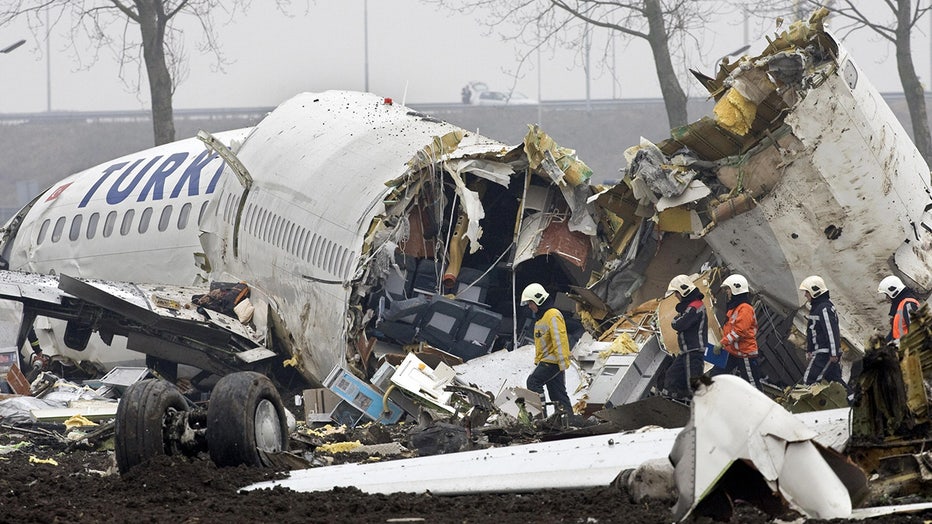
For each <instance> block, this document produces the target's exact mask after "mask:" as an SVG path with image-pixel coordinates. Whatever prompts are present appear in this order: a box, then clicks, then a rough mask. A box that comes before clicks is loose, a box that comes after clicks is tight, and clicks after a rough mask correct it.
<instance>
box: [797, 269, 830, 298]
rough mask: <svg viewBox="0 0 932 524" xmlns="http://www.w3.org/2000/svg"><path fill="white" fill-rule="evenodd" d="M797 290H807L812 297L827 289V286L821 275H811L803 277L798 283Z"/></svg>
mask: <svg viewBox="0 0 932 524" xmlns="http://www.w3.org/2000/svg"><path fill="white" fill-rule="evenodd" d="M799 290H800V291H808V292H809V294H810V295H811V296H812V298H815V297H817V296H819V295H821V294H822V293H825V292H826V291H828V287H826V286H825V281H824V280H822V277H820V276H818V275H812V276H811V277H806V278H804V279H803V281H802V283H800V284H799Z"/></svg>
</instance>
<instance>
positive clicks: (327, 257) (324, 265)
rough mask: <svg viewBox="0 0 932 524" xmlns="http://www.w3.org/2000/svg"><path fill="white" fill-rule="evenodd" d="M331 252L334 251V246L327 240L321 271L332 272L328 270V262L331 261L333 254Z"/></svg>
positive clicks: (321, 259)
mask: <svg viewBox="0 0 932 524" xmlns="http://www.w3.org/2000/svg"><path fill="white" fill-rule="evenodd" d="M331 251H333V244H332V243H331V242H330V241H329V240H327V249H325V250H324V256H322V257H321V258H320V268H321V269H326V270H327V271H330V270H329V269H328V268H327V261H328V260H330V252H331Z"/></svg>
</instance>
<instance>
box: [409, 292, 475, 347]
mask: <svg viewBox="0 0 932 524" xmlns="http://www.w3.org/2000/svg"><path fill="white" fill-rule="evenodd" d="M468 313H469V304H465V303H463V302H457V301H455V300H450V299H448V298H445V297H443V296H441V295H437V296H435V297H434V298H433V300H431V301H430V305H428V306H427V308H426V309H425V310H424V312H423V313H422V314H421V318H420V319H419V321H418V324H419V325H420V332H419V334H418V337H419V338H421V339H422V340H424V341H425V342H427V343H428V344H430V345H432V346H434V347H436V348H437V349H442V350H444V351H449V350H450V348H452V347H453V344H454V343H455V342H456V341H457V340H459V337H458V334H459V333H460V331H461V328H462V326H463V324H464V322H465V321H466V316H467V314H468Z"/></svg>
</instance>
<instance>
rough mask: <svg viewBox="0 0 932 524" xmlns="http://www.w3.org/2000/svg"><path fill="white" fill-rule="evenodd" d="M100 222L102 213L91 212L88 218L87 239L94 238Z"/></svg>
mask: <svg viewBox="0 0 932 524" xmlns="http://www.w3.org/2000/svg"><path fill="white" fill-rule="evenodd" d="M98 222H100V213H97V212H94V213H91V216H89V217H88V218H87V239H88V240H90V239H92V238H94V235H96V234H97V223H98Z"/></svg>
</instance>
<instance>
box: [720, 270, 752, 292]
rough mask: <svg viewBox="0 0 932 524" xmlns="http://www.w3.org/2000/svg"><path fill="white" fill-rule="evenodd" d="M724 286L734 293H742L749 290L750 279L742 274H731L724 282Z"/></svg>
mask: <svg viewBox="0 0 932 524" xmlns="http://www.w3.org/2000/svg"><path fill="white" fill-rule="evenodd" d="M722 287H727V288H728V289H730V290H731V294H732V295H741V294H744V293H747V292H748V279H746V278H744V277H743V276H741V275H738V274H735V275H730V276H729V277H728V278H726V279H725V280H724V281H723V282H722Z"/></svg>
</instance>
